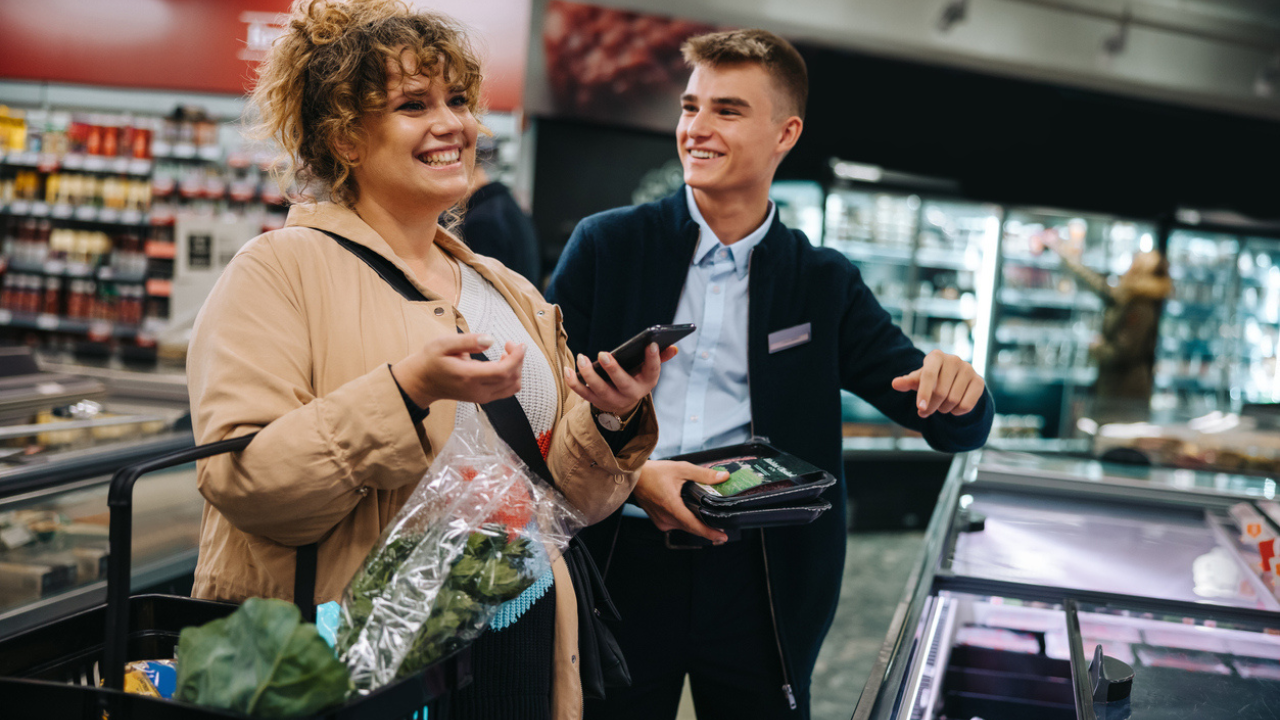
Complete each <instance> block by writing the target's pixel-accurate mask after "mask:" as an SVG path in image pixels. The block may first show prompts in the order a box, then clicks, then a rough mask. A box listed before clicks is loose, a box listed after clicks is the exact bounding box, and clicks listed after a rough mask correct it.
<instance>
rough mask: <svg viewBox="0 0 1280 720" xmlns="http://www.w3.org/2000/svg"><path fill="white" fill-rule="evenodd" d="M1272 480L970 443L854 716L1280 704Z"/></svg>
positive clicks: (1279, 509) (1237, 708) (1231, 711)
mask: <svg viewBox="0 0 1280 720" xmlns="http://www.w3.org/2000/svg"><path fill="white" fill-rule="evenodd" d="M1275 492H1276V485H1275V482H1274V481H1273V480H1270V479H1267V478H1258V477H1246V476H1233V475H1225V474H1220V473H1199V472H1195V471H1189V470H1159V469H1151V468H1137V467H1133V466H1119V465H1107V464H1102V463H1098V462H1092V461H1081V460H1071V459H1063V458H1046V457H1040V456H1034V455H1023V454H1013V453H1000V452H994V451H983V452H981V453H974V454H970V455H968V456H960V457H957V459H956V461H955V463H954V464H953V467H952V470H951V474H950V475H949V477H948V479H947V482H946V485H945V487H944V489H943V492H942V494H941V496H940V498H939V502H938V506H937V509H936V510H935V512H934V515H933V519H932V521H931V523H930V525H929V529H928V531H927V533H926V538H925V548H924V551H923V553H922V556H921V559H920V561H919V565H918V566H917V567H916V569H915V570H914V571H913V573H912V575H911V577H910V578H909V580H908V585H907V589H906V594H905V597H904V599H903V601H902V603H901V604H900V605H899V608H898V612H897V614H896V615H895V617H894V619H893V621H892V624H891V627H890V629H889V633H888V635H887V637H886V639H885V643H884V646H883V647H882V649H881V653H880V656H879V658H878V661H877V664H876V666H875V667H874V668H873V670H872V673H871V676H870V679H869V680H868V682H867V685H866V687H865V689H864V690H863V693H862V696H861V698H860V699H859V701H858V705H857V707H856V709H855V711H854V714H853V717H854V718H855V719H857V720H867V719H871V718H875V719H878V720H886V719H888V718H903V719H908V718H911V719H919V720H933V719H934V718H972V717H981V718H984V719H985V720H1003V719H1005V718H1027V717H1036V718H1064V719H1072V718H1074V719H1084V718H1090V719H1092V718H1115V719H1116V720H1121V719H1123V718H1134V719H1135V720H1143V719H1154V718H1174V717H1189V716H1194V717H1200V718H1219V717H1221V718H1227V717H1230V718H1270V717H1275V708H1276V707H1277V705H1276V702H1277V700H1280V635H1277V633H1280V601H1278V600H1277V595H1276V593H1277V588H1276V584H1275V582H1274V575H1273V573H1270V572H1264V571H1263V569H1262V557H1261V555H1260V553H1259V550H1260V544H1259V542H1258V541H1259V539H1262V538H1265V537H1267V536H1268V535H1270V536H1271V537H1274V536H1275V534H1276V533H1278V532H1280V526H1277V525H1276V524H1275V522H1274V520H1275V519H1277V518H1280V505H1275V503H1274V502H1273V501H1272V498H1273V497H1274V496H1275ZM1269 513H1272V514H1275V515H1276V516H1277V518H1272V517H1271V514H1269Z"/></svg>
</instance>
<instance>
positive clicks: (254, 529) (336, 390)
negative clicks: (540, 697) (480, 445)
mask: <svg viewBox="0 0 1280 720" xmlns="http://www.w3.org/2000/svg"><path fill="white" fill-rule="evenodd" d="M313 227H314V228H323V229H326V230H329V231H332V232H335V233H337V234H339V235H342V236H344V237H346V238H348V239H350V240H352V241H354V242H357V243H360V244H362V245H365V246H367V247H369V248H372V249H373V250H375V251H376V252H378V253H379V254H381V255H383V256H384V257H386V258H388V259H390V260H391V261H392V262H394V263H395V264H396V265H397V266H398V267H399V268H401V269H402V270H404V271H405V275H406V276H408V277H409V278H410V279H411V280H413V281H414V282H415V284H417V286H418V289H419V290H421V291H422V293H423V294H424V295H425V296H426V297H427V298H428V299H429V300H430V302H427V303H422V302H416V303H415V302H410V301H408V300H405V299H404V298H403V297H401V296H400V295H399V294H398V293H397V292H396V291H395V290H394V289H392V288H391V287H390V286H389V285H388V284H387V283H386V282H385V281H384V280H382V278H380V277H379V276H378V275H377V274H376V273H375V272H374V271H373V270H372V269H371V268H369V266H367V265H365V264H364V262H363V261H361V260H360V259H359V258H357V257H356V256H355V255H354V254H352V253H351V252H349V251H348V250H346V249H344V248H342V247H341V246H339V245H338V244H337V243H336V242H334V241H333V240H332V239H330V238H329V237H327V236H325V235H323V234H321V233H319V232H316V231H315V230H312V229H309V228H313ZM438 242H439V244H440V246H441V247H442V248H444V250H446V251H447V252H448V253H450V254H451V255H453V256H454V257H455V258H458V259H459V260H460V261H462V262H465V263H467V264H468V265H470V266H471V267H473V268H475V269H476V270H477V271H478V272H479V273H480V274H481V275H482V276H484V278H485V279H487V280H488V281H489V282H491V283H493V285H494V286H495V287H496V288H497V289H498V290H499V292H501V293H502V295H503V297H505V298H506V299H507V302H508V303H509V304H510V305H511V307H512V308H513V309H514V310H515V312H516V315H517V316H519V318H520V320H521V322H522V323H523V324H524V326H525V328H526V329H527V330H528V331H529V334H530V335H531V336H532V337H533V339H534V342H535V343H536V344H537V345H538V348H537V349H539V350H541V351H542V353H543V354H544V355H545V356H546V358H547V361H548V362H550V363H551V367H552V369H553V370H555V372H553V373H552V374H553V375H554V376H555V377H556V378H557V380H556V382H557V387H558V390H559V393H558V396H559V401H558V415H557V417H558V421H557V423H556V425H555V429H554V431H553V433H552V441H551V449H550V452H549V455H548V458H547V463H548V465H549V466H550V468H551V472H552V474H553V475H554V476H555V479H556V482H557V484H558V485H559V487H560V489H561V490H562V491H563V492H564V494H565V495H566V496H567V497H568V499H569V500H570V501H571V502H572V503H573V504H574V505H575V506H576V507H577V508H579V509H580V510H581V511H582V512H583V513H584V514H585V515H586V516H587V518H588V521H589V522H598V521H600V520H602V519H603V518H605V517H606V516H607V515H609V513H611V512H612V511H613V510H614V509H616V508H617V507H618V506H620V505H621V504H622V503H623V501H624V500H625V499H626V497H627V496H628V495H629V494H630V492H631V489H632V487H633V486H634V484H635V481H636V479H637V477H638V471H639V469H640V466H641V465H642V464H643V463H644V460H645V458H646V457H648V455H649V453H650V451H652V449H653V446H654V444H655V443H656V442H657V423H656V420H655V419H654V413H653V408H652V404H651V401H650V400H646V401H645V403H644V406H643V407H642V409H641V410H640V412H639V413H638V414H637V416H636V417H635V419H634V420H632V422H639V423H641V426H640V428H639V433H638V435H637V436H636V438H635V439H633V440H632V441H631V442H630V443H629V444H628V445H627V446H626V447H625V448H623V451H622V453H620V454H619V456H618V457H614V455H613V453H612V452H611V451H610V449H609V446H608V444H607V443H606V442H605V440H604V438H603V437H602V436H601V435H600V432H599V429H598V428H597V426H596V423H595V421H594V419H593V418H592V416H591V413H590V406H589V404H587V403H586V402H585V401H583V400H582V399H581V398H580V397H578V396H577V395H576V394H574V393H573V392H572V391H570V390H569V388H568V386H567V385H566V384H565V383H564V378H563V376H562V373H561V372H560V371H559V369H560V368H562V367H564V366H565V365H572V355H571V354H570V352H569V350H568V348H567V346H566V344H565V332H564V329H563V327H562V325H561V323H560V309H559V308H558V307H556V306H554V305H550V304H548V303H547V302H546V301H545V300H543V298H542V296H541V295H540V294H539V293H538V292H537V290H536V289H535V288H534V287H533V286H532V285H530V284H529V283H528V282H527V281H525V280H524V279H523V278H522V277H520V276H519V275H518V274H516V273H514V272H512V271H510V270H507V269H506V268H505V267H503V266H502V264H501V263H499V262H497V261H495V260H492V259H490V258H485V257H481V256H478V255H475V254H474V253H472V252H471V251H470V250H468V249H467V248H466V246H465V245H463V244H462V243H461V242H459V241H458V240H457V239H456V238H455V237H453V236H452V235H449V234H448V233H445V232H441V237H440V238H439V239H438ZM456 327H461V328H462V329H463V330H464V331H466V330H467V325H466V320H465V319H463V318H462V317H461V316H459V315H458V312H457V310H456V309H455V308H454V307H453V306H452V305H451V304H450V303H448V302H446V301H444V300H440V299H438V296H437V295H435V294H434V293H432V291H431V290H430V289H429V288H427V287H425V286H422V285H421V284H419V283H417V280H416V278H414V275H413V273H412V272H410V271H409V270H408V267H407V266H406V265H405V264H404V263H403V262H402V261H400V259H399V258H398V257H397V256H396V255H395V254H394V253H393V252H392V251H391V249H390V247H388V246H387V244H386V242H384V241H383V240H382V238H381V237H380V236H379V235H378V234H377V233H375V232H374V231H373V229H372V228H370V227H369V226H368V225H366V224H365V223H364V222H363V221H362V220H361V219H360V218H359V216H357V215H356V214H355V213H353V212H352V211H350V210H348V209H346V208H344V207H342V206H339V205H334V204H330V203H320V204H309V205H298V206H294V207H293V208H292V209H291V210H290V212H289V218H288V221H287V223H286V227H285V228H284V229H282V230H277V231H274V232H269V233H266V234H265V235H261V236H259V237H257V238H255V239H254V240H252V241H251V242H250V243H249V244H247V245H246V246H245V247H244V248H243V249H242V250H241V251H240V252H239V253H238V254H237V255H236V256H235V258H234V259H233V260H232V261H231V263H230V264H229V265H228V266H227V269H226V271H225V272H224V273H223V275H222V277H221V278H220V279H219V280H218V283H217V285H216V286H215V287H214V289H213V292H212V293H211V294H210V296H209V299H208V302H206V303H205V306H204V309H203V310H202V311H201V313H200V316H199V317H198V318H197V320H196V324H195V329H194V331H193V334H192V338H191V348H190V353H189V355H188V362H187V375H188V382H189V387H190V393H191V407H192V409H193V414H194V423H195V434H196V439H197V442H199V443H202V444H203V443H211V442H215V441H218V440H225V439H227V438H233V437H238V436H241V435H245V434H248V433H251V432H254V431H260V432H259V435H258V437H257V438H256V439H254V441H253V443H252V444H251V445H250V446H249V447H248V448H247V449H246V450H244V451H243V452H240V453H235V454H228V455H221V456H217V457H213V458H210V459H208V460H204V461H201V462H200V463H199V466H198V483H199V488H200V492H201V494H202V495H203V496H204V498H205V500H206V501H207V502H206V504H205V508H204V518H203V521H202V523H201V528H200V557H199V561H198V563H197V565H196V573H195V588H194V592H193V594H194V595H195V596H196V597H202V598H214V599H221V600H231V601H240V600H243V599H245V598H247V597H251V596H267V597H276V598H283V599H286V600H290V599H292V597H293V576H294V561H295V559H294V558H295V553H294V548H295V547H297V546H300V545H306V544H308V543H313V542H316V541H319V543H320V547H319V563H318V564H319V568H318V577H317V581H316V597H315V600H316V602H317V603H323V602H327V601H329V600H337V599H339V598H340V597H341V595H342V591H343V589H344V587H345V586H346V584H347V582H348V581H349V580H350V578H351V577H352V576H353V575H354V574H355V572H356V570H357V569H358V568H359V566H360V563H361V561H362V560H363V559H364V557H365V555H366V554H367V553H368V552H369V550H370V549H371V548H372V547H373V545H374V543H375V542H376V541H377V539H378V536H379V535H380V534H381V532H382V530H383V528H385V527H386V526H387V525H388V523H389V522H390V521H391V518H392V516H394V515H395V513H396V511H397V510H398V509H399V508H400V507H401V506H402V505H403V504H404V502H405V501H406V500H407V499H408V497H409V495H410V493H411V492H412V491H413V489H414V487H415V485H416V484H417V482H418V480H419V479H420V478H421V477H422V476H423V474H424V473H426V471H427V468H428V466H430V465H431V460H432V457H433V453H434V449H435V448H440V447H442V446H443V445H444V442H445V440H446V439H448V437H449V434H450V433H451V432H452V429H453V421H454V415H455V407H456V406H455V403H454V402H452V401H440V402H436V403H434V404H433V405H432V406H431V408H430V410H431V412H430V414H429V415H428V416H427V418H426V420H424V421H423V422H422V424H421V425H420V426H415V425H414V424H413V423H412V422H411V420H410V419H409V414H408V412H407V411H406V409H405V406H404V402H403V400H402V398H401V396H400V392H399V390H398V388H397V386H396V383H395V380H394V379H393V378H392V375H391V372H390V370H389V368H388V363H394V362H396V361H398V360H400V359H402V358H404V357H405V356H406V355H408V354H409V353H411V352H414V351H415V350H417V349H418V348H420V347H421V346H422V345H423V343H425V342H426V341H427V340H429V339H431V338H434V337H437V336H439V335H440V334H442V333H443V334H450V335H452V334H454V333H456V332H457V330H456V329H455V328H456ZM530 352H531V353H532V352H533V348H530ZM554 571H555V588H556V631H555V632H556V639H555V658H556V668H555V682H554V688H553V700H554V702H553V705H554V709H555V713H554V717H556V718H558V719H561V718H565V719H573V718H578V717H580V716H581V704H582V700H581V698H582V689H581V682H580V679H579V676H578V665H577V660H578V650H577V635H578V621H577V604H576V600H575V597H574V592H573V588H572V586H571V585H570V580H569V575H568V571H567V569H566V567H565V564H564V562H563V560H560V561H557V562H556V564H555V567H554Z"/></svg>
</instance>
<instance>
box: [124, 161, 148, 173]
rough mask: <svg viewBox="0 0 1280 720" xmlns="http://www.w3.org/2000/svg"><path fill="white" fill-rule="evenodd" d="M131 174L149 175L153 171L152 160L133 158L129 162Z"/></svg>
mask: <svg viewBox="0 0 1280 720" xmlns="http://www.w3.org/2000/svg"><path fill="white" fill-rule="evenodd" d="M128 172H129V174H131V175H148V174H150V173H151V161H150V160H141V159H139V160H131V161H130V162H129V171H128Z"/></svg>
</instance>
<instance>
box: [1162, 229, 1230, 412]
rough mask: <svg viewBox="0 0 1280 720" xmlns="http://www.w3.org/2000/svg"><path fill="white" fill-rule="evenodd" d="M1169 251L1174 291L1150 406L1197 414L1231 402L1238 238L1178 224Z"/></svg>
mask: <svg viewBox="0 0 1280 720" xmlns="http://www.w3.org/2000/svg"><path fill="white" fill-rule="evenodd" d="M1166 257H1167V258H1168V260H1169V278H1170V279H1171V280H1172V281H1173V296H1172V297H1170V298H1169V299H1168V301H1166V302H1165V306H1164V313H1163V314H1162V315H1161V318H1160V339H1159V343H1158V344H1157V346H1156V366H1155V377H1154V380H1155V382H1154V388H1153V392H1152V399H1151V407H1152V409H1153V410H1157V411H1160V412H1161V413H1162V414H1163V415H1164V416H1167V417H1175V418H1176V417H1196V416H1199V415H1204V414H1205V413H1208V412H1212V411H1214V410H1220V409H1224V408H1226V407H1227V406H1228V401H1229V394H1230V387H1231V384H1230V377H1229V371H1230V361H1229V357H1230V355H1231V353H1232V352H1233V351H1234V350H1236V349H1237V347H1238V345H1237V343H1236V342H1235V327H1236V324H1235V298H1236V297H1237V292H1236V285H1237V282H1238V280H1237V272H1236V264H1237V259H1238V258H1239V259H1240V261H1243V256H1241V255H1240V242H1239V239H1238V238H1236V237H1233V236H1230V235H1221V234H1216V233H1206V232H1200V231H1197V230H1188V229H1178V230H1174V231H1173V232H1171V233H1170V234H1169V241H1168V249H1167V251H1166Z"/></svg>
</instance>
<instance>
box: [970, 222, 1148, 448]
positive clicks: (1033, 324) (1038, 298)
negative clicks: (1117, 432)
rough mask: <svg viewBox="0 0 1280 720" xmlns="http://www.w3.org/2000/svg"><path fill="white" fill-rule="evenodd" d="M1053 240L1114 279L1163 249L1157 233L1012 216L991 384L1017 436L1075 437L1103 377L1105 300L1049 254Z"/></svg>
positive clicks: (1144, 227) (1127, 225)
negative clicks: (1096, 357) (1099, 357)
mask: <svg viewBox="0 0 1280 720" xmlns="http://www.w3.org/2000/svg"><path fill="white" fill-rule="evenodd" d="M1055 243H1056V244H1057V245H1058V246H1059V247H1060V248H1062V252H1064V253H1068V254H1070V255H1072V256H1073V257H1075V258H1076V259H1077V260H1078V261H1079V262H1080V263H1081V264H1082V265H1084V266H1085V267H1086V268H1088V269H1089V270H1091V271H1093V272H1096V273H1099V274H1101V275H1103V276H1108V275H1112V276H1114V275H1118V274H1120V273H1122V272H1124V270H1126V269H1127V268H1128V267H1129V264H1130V262H1131V260H1132V258H1133V255H1134V254H1135V253H1136V252H1138V251H1139V250H1151V249H1153V248H1154V247H1155V228H1154V226H1152V225H1149V224H1145V223H1138V222H1131V221H1128V220H1123V219H1119V218H1114V217H1107V216H1099V215H1085V214H1079V213H1073V212H1069V211H1059V210H1047V209H1021V208H1014V209H1010V210H1008V211H1007V213H1006V215H1005V221H1004V227H1003V233H1002V237H1001V247H1000V272H999V274H998V284H999V288H998V290H997V292H996V295H995V308H994V313H993V316H994V319H993V321H992V326H993V328H994V331H993V333H992V340H991V354H990V361H989V364H988V369H989V372H988V373H987V379H988V383H989V386H990V388H991V392H992V395H993V397H994V398H995V400H996V407H997V408H999V410H1000V413H1001V415H1002V416H1004V417H1005V418H1008V417H1012V418H1016V419H1017V420H1018V422H1017V424H1016V425H1014V427H1015V428H1016V433H1015V434H1017V435H1025V436H1030V437H1033V438H1070V437H1072V436H1073V435H1074V434H1075V431H1074V426H1075V421H1076V419H1077V418H1079V417H1081V416H1083V415H1085V414H1087V412H1088V411H1089V390H1090V388H1091V387H1092V385H1093V383H1094V381H1095V380H1096V379H1097V368H1096V365H1095V363H1094V362H1093V361H1092V360H1091V358H1090V357H1089V346H1090V344H1091V343H1092V342H1094V340H1095V337H1096V335H1097V333H1098V331H1099V330H1100V329H1101V326H1102V325H1101V324H1102V313H1103V309H1104V303H1103V300H1102V299H1101V297H1100V296H1099V295H1098V294H1096V293H1094V292H1091V291H1090V290H1089V287H1088V286H1087V285H1086V284H1085V283H1084V282H1083V281H1081V280H1080V279H1079V278H1078V277H1077V276H1076V275H1074V274H1073V273H1072V272H1071V270H1070V269H1069V268H1068V266H1067V263H1064V262H1063V261H1062V258H1061V257H1060V256H1059V255H1058V254H1057V252H1054V251H1053V250H1051V249H1050V247H1049V246H1050V245H1052V244H1055ZM1007 424H1008V423H1007V422H1006V423H1002V427H1001V429H1000V430H999V431H998V432H997V436H999V435H1000V434H1002V433H1003V427H1004V426H1005V425H1007Z"/></svg>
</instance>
